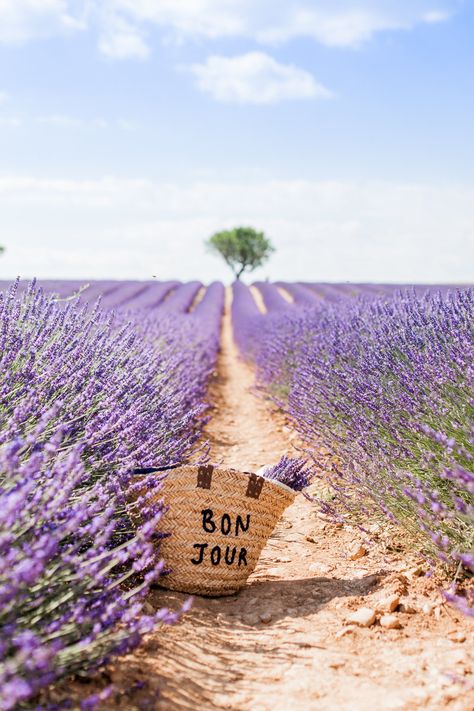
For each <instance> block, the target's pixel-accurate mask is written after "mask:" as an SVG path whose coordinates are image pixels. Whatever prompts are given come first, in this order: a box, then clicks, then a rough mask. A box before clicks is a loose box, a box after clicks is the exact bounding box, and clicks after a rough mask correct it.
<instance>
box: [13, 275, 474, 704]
mask: <svg viewBox="0 0 474 711" xmlns="http://www.w3.org/2000/svg"><path fill="white" fill-rule="evenodd" d="M0 288H1V292H0V325H1V329H0V332H1V336H0V337H1V344H2V345H1V356H0V357H1V374H2V378H1V382H0V398H1V408H0V418H1V427H0V461H1V474H0V709H2V710H3V711H9V710H10V709H15V708H18V709H21V708H40V707H41V704H46V706H45V708H46V707H47V704H48V703H49V701H48V694H49V690H50V689H51V685H53V684H54V683H55V682H58V681H60V680H62V679H65V678H69V677H71V676H73V675H77V674H82V675H85V674H92V673H93V672H94V671H95V670H97V669H100V668H103V667H104V665H107V664H109V663H110V661H111V659H113V658H114V657H116V656H122V655H125V654H129V653H130V652H132V651H133V650H134V649H135V648H136V647H137V646H138V645H139V644H140V642H141V640H142V639H143V637H144V636H147V635H149V634H150V633H152V634H155V635H158V638H159V636H160V632H159V631H157V630H159V629H160V628H161V626H162V625H163V624H174V623H177V622H180V620H181V619H182V617H183V615H184V619H186V614H185V613H187V611H188V609H189V601H188V600H187V599H185V598H183V599H182V600H180V601H179V604H176V605H175V607H174V608H173V609H169V608H168V607H160V608H158V609H154V610H153V611H150V609H149V605H148V606H147V600H148V599H149V598H150V594H151V591H152V589H153V588H154V587H155V586H156V584H158V585H159V582H160V576H161V575H163V574H166V561H165V560H162V558H161V555H160V549H159V540H160V536H163V535H166V507H164V506H163V503H162V502H160V503H159V504H157V503H156V491H157V489H159V487H160V481H161V478H162V477H163V476H164V475H163V474H161V473H160V471H150V470H159V469H162V468H166V467H172V466H174V465H179V464H183V463H186V462H189V461H194V462H196V461H209V460H211V461H212V458H213V456H214V455H215V452H214V451H213V448H212V446H213V445H212V441H211V442H209V440H208V435H207V432H206V426H207V423H208V422H209V420H210V419H211V421H212V419H214V418H215V419H218V418H219V411H218V408H217V409H216V406H215V404H214V403H213V396H212V392H213V391H212V387H211V386H212V384H213V383H214V382H215V378H216V369H217V370H218V368H219V366H218V357H219V350H220V347H221V343H222V342H221V326H222V316H223V313H224V309H225V301H226V291H225V288H224V286H223V285H222V284H221V283H219V282H214V283H212V284H210V285H209V286H204V285H203V284H201V282H199V281H191V282H187V283H180V282H177V281H169V282H158V281H149V282H140V281H129V282H120V281H101V282H99V281H97V282H79V281H77V282H76V281H75V282H72V281H41V282H38V283H29V282H24V281H19V282H16V283H13V284H11V283H2V284H1V285H0ZM227 299H228V300H227V308H230V309H231V318H232V329H233V336H234V341H235V344H236V346H237V348H238V350H239V353H240V358H241V360H243V361H245V363H247V364H248V365H249V366H250V368H251V369H252V371H253V372H254V373H255V376H256V385H257V388H258V393H259V394H260V396H263V397H264V398H265V399H267V400H269V401H270V402H271V403H272V404H273V407H276V408H277V409H278V411H279V412H280V413H283V415H284V416H285V417H286V418H287V422H288V424H289V427H290V428H291V429H293V430H294V432H295V433H298V436H299V437H300V438H301V442H302V443H304V446H303V447H302V448H300V450H299V451H298V452H297V453H296V454H295V456H294V459H288V458H287V457H283V458H282V459H281V461H280V463H279V464H276V465H275V466H274V467H273V468H269V469H268V470H267V473H266V475H267V476H269V477H271V478H275V479H278V480H279V481H282V482H283V483H285V484H286V485H288V486H290V487H292V488H294V489H295V490H301V489H303V488H305V487H306V485H308V484H309V483H310V478H311V476H312V475H313V476H314V479H313V484H314V483H315V482H316V483H317V486H316V488H315V489H314V490H313V488H311V497H309V498H311V504H309V503H308V507H309V508H308V509H307V510H306V511H307V513H306V515H307V516H308V517H309V516H310V515H314V513H315V512H319V513H321V515H323V516H326V517H327V519H328V520H331V521H333V522H335V523H336V524H344V525H345V524H346V523H347V524H348V525H354V526H356V528H357V529H358V530H359V531H360V532H362V534H367V535H369V534H370V530H371V526H373V524H374V522H382V526H383V525H384V522H385V523H386V524H387V525H389V526H393V527H396V528H399V529H400V530H401V531H403V534H402V535H403V536H404V541H405V542H404V545H405V546H406V549H407V550H408V551H411V552H413V551H415V552H416V554H417V555H421V556H422V559H423V561H424V563H423V564H424V566H425V569H426V573H427V575H432V574H435V575H441V576H442V579H443V585H442V590H443V595H444V599H445V601H446V602H448V603H449V604H450V605H451V606H452V609H453V610H457V611H459V612H460V613H461V614H462V615H466V616H471V615H473V614H474V595H473V588H472V576H473V574H474V553H473V549H474V467H473V457H474V388H473V384H474V369H473V363H474V320H473V316H474V290H473V289H471V288H470V287H469V286H467V285H466V286H446V285H444V286H442V287H438V286H436V285H433V286H426V285H423V286H422V285H415V286H410V287H407V286H405V285H400V286H397V285H388V284H387V285H382V284H380V285H377V284H322V283H318V284H316V283H286V282H278V283H275V284H274V283H269V282H256V283H255V284H254V285H253V286H252V287H248V286H246V285H244V284H243V283H241V282H235V283H234V285H233V287H232V289H231V290H228V293H227ZM246 367H247V366H246ZM210 387H211V390H210ZM214 387H215V385H214ZM137 471H140V472H141V476H142V477H145V485H144V484H143V479H140V481H139V482H138V480H137V479H136V473H137ZM131 500H134V504H133V505H131V504H130V501H131ZM182 624H185V622H183V623H182ZM111 694H112V687H111V686H110V687H109V686H107V687H105V688H101V689H100V690H99V691H95V692H94V693H93V694H92V695H91V696H90V697H89V698H83V699H82V701H81V704H83V705H82V708H94V707H95V706H98V707H100V705H101V704H106V703H107V698H108V697H109V696H110V695H111ZM66 696H67V695H66ZM64 698H65V697H64ZM38 704H40V706H38Z"/></svg>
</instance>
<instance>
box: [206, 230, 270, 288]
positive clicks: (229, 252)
mask: <svg viewBox="0 0 474 711" xmlns="http://www.w3.org/2000/svg"><path fill="white" fill-rule="evenodd" d="M206 245H207V246H208V248H209V249H210V250H211V251H213V252H216V253H217V254H220V255H221V257H223V259H224V261H225V263H226V264H228V265H229V267H230V268H231V269H232V271H233V272H234V275H235V278H236V279H240V277H241V276H242V274H243V273H244V271H246V270H247V271H253V270H254V269H256V268H257V267H260V266H262V264H264V263H265V262H266V261H267V259H268V258H269V257H270V255H271V254H272V252H274V251H275V248H274V247H273V245H272V244H271V242H270V240H269V239H268V238H267V237H266V236H265V234H264V233H263V232H257V230H254V229H253V227H235V228H234V229H233V230H223V231H222V232H216V234H214V235H213V236H212V237H211V238H210V239H209V240H207V242H206Z"/></svg>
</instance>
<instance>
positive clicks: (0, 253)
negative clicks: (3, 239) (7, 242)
mask: <svg viewBox="0 0 474 711" xmlns="http://www.w3.org/2000/svg"><path fill="white" fill-rule="evenodd" d="M4 251H5V247H2V245H1V244H0V255H2V254H3V253H4Z"/></svg>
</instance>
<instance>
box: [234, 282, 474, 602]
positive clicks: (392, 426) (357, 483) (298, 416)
mask: <svg viewBox="0 0 474 711" xmlns="http://www.w3.org/2000/svg"><path fill="white" fill-rule="evenodd" d="M236 297H237V300H238V299H239V298H240V297H239V294H238V293H237V294H236ZM235 311H236V313H239V307H238V306H237V305H236V306H235ZM250 311H251V310H250V309H249V307H247V313H250ZM473 315H474V291H473V290H456V291H451V292H446V291H445V292H441V291H439V292H438V291H436V290H431V291H428V292H426V293H416V292H414V291H413V292H409V291H407V292H403V293H399V294H398V295H394V296H391V297H386V298H378V299H377V298H375V299H374V298H373V297H371V298H370V299H364V298H359V299H350V300H349V299H347V300H340V301H338V302H334V303H331V302H326V303H324V304H322V305H321V306H320V307H315V308H311V309H307V310H297V309H290V310H287V311H286V312H285V313H284V314H280V315H278V314H273V315H272V314H270V315H269V316H268V317H266V320H265V321H262V318H261V317H256V318H253V317H251V316H250V317H249V318H244V321H245V324H244V326H243V329H244V333H245V339H244V340H242V339H241V340H240V344H241V347H242V345H243V351H244V353H246V354H247V355H249V356H250V357H252V358H254V359H255V360H256V363H257V368H258V381H259V383H260V385H261V386H262V387H263V388H264V389H265V390H266V392H267V393H268V394H269V395H270V397H272V398H273V399H274V400H275V401H276V402H278V404H280V405H281V406H282V407H284V409H285V410H286V411H287V412H288V413H289V414H290V415H291V417H292V418H293V420H294V422H295V423H296V425H297V427H298V429H299V430H300V432H301V433H302V435H303V436H304V437H305V439H306V440H307V441H308V442H310V443H312V444H313V445H314V448H313V449H314V453H315V457H317V456H318V455H317V453H318V451H319V448H320V446H321V444H324V445H325V446H326V447H329V448H330V450H331V451H332V454H333V465H332V472H331V473H330V481H331V486H332V494H331V497H330V498H329V500H328V501H326V502H324V503H323V506H324V508H325V510H326V511H328V512H330V513H332V514H333V515H335V516H339V515H341V512H346V513H347V512H350V513H351V515H353V516H355V517H356V518H357V519H358V520H359V522H360V523H361V524H362V525H363V523H364V521H365V519H366V518H367V517H368V516H369V515H373V514H374V512H382V513H383V514H384V515H386V516H388V517H389V518H390V519H391V520H392V521H396V522H398V523H399V524H401V525H403V526H404V527H405V528H406V529H407V530H408V531H409V532H410V534H411V537H412V540H414V541H417V542H418V543H422V544H423V546H424V548H425V550H427V552H428V553H431V554H432V555H433V557H436V558H437V559H438V560H441V561H442V562H443V563H445V564H446V565H448V566H450V567H455V568H456V570H457V574H458V576H459V575H461V573H463V574H465V575H471V574H472V573H474V557H473V548H474V515H473V486H474V473H473V456H474V429H473V425H474V392H473V387H472V385H473V376H474V369H473V363H474V338H473ZM235 327H236V329H238V328H239V325H238V323H236V324H235ZM338 462H339V464H338ZM463 600H464V603H463V604H464V607H465V609H469V601H467V599H466V598H463Z"/></svg>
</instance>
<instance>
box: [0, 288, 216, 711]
mask: <svg viewBox="0 0 474 711" xmlns="http://www.w3.org/2000/svg"><path fill="white" fill-rule="evenodd" d="M213 292H214V297H209V298H208V300H207V302H208V303H207V305H206V308H204V307H203V309H202V311H203V312H205V314H206V316H205V317H204V313H203V319H202V323H201V318H200V316H199V315H198V314H195V315H194V316H192V315H183V316H181V315H179V314H176V315H174V316H173V317H170V316H166V315H164V316H161V317H158V316H157V317H153V315H152V314H151V313H150V311H149V310H148V311H147V312H145V311H140V310H137V311H136V314H135V320H134V322H133V325H131V324H130V323H128V322H127V319H128V314H125V313H124V314H121V313H119V314H118V315H116V316H113V315H109V316H104V315H102V314H101V313H100V310H99V309H98V308H97V307H96V308H95V309H92V310H91V309H89V308H88V307H87V306H85V305H82V306H81V304H80V302H77V300H76V301H72V302H70V301H67V302H62V301H58V300H57V298H56V297H55V296H47V295H45V294H44V293H43V291H42V290H41V289H38V288H37V287H36V286H35V285H34V284H31V285H30V286H29V287H28V289H26V290H25V289H23V290H21V293H19V290H18V283H15V284H14V285H13V286H12V287H11V288H10V289H9V291H8V292H7V293H6V294H5V293H0V373H1V379H0V709H2V710H4V711H7V710H9V709H13V708H22V705H23V704H27V703H28V702H29V700H30V699H33V698H34V697H35V696H36V695H37V694H38V692H39V691H40V690H41V689H43V688H44V687H45V686H47V685H48V684H50V683H51V682H52V681H54V680H56V679H58V678H61V677H63V676H65V675H69V674H71V673H75V672H78V671H81V672H85V671H87V670H89V669H91V668H95V667H96V666H97V665H100V664H103V663H105V662H107V661H108V660H109V659H110V657H111V655H114V654H122V653H125V652H127V651H129V650H130V649H132V648H133V647H135V646H136V645H137V644H138V642H139V640H140V638H141V637H142V635H143V634H145V633H146V632H148V631H150V630H151V629H154V628H155V627H156V626H157V625H158V624H160V623H161V622H173V621H175V619H176V617H177V615H176V613H170V612H169V611H167V610H160V611H158V612H157V613H156V614H154V615H151V616H150V615H143V614H142V607H143V602H144V597H145V595H146V593H147V591H148V589H149V586H150V584H151V583H152V582H153V581H154V580H156V578H157V576H159V575H160V573H161V570H162V567H163V562H162V561H160V559H159V554H158V552H157V548H156V543H157V539H158V541H159V535H160V534H156V530H157V526H158V524H159V523H160V521H161V516H162V514H163V511H162V508H161V505H160V504H159V503H158V504H156V503H153V502H154V501H156V493H157V491H158V490H159V484H160V481H159V478H157V477H156V476H153V475H151V476H147V477H145V478H143V477H141V478H140V479H137V478H136V477H133V471H134V469H135V468H138V467H139V468H146V467H156V466H169V465H172V464H175V463H181V462H184V461H186V460H187V459H188V458H189V456H190V454H191V452H192V451H193V449H194V448H195V445H196V442H197V440H198V438H199V435H200V431H201V428H202V424H203V418H202V415H203V412H204V409H205V403H204V399H205V396H206V386H207V379H208V377H209V374H210V373H211V372H212V370H213V368H214V365H215V363H214V361H215V356H216V352H217V348H216V343H217V339H218V333H219V326H220V323H219V321H220V308H221V300H220V294H219V293H218V292H219V290H218V289H214V290H213ZM132 501H135V504H132V503H131V502H132ZM134 510H135V511H136V512H137V513H136V514H133V511H134ZM138 512H139V516H138ZM132 520H133V522H134V524H133V525H132ZM137 520H140V523H139V524H136V522H137ZM163 528H164V530H166V524H165V523H164V525H163Z"/></svg>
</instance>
